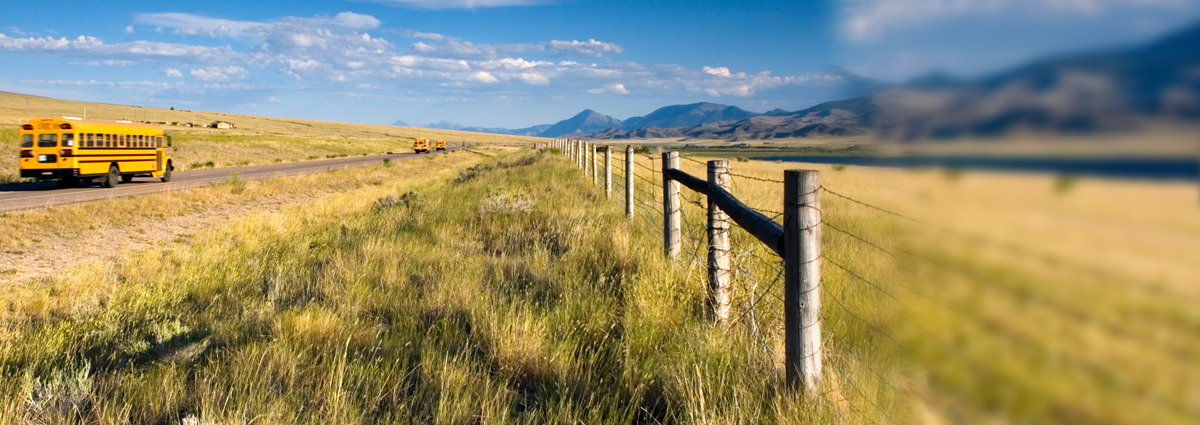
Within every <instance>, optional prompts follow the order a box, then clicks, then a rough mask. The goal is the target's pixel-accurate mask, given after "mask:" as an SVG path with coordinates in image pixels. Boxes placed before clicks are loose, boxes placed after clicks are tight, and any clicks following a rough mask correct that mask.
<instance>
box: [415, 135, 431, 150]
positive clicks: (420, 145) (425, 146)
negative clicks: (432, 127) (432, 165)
mask: <svg viewBox="0 0 1200 425" xmlns="http://www.w3.org/2000/svg"><path fill="white" fill-rule="evenodd" d="M413 151H415V152H416V153H429V139H424V138H418V139H417V140H416V141H414V142H413Z"/></svg>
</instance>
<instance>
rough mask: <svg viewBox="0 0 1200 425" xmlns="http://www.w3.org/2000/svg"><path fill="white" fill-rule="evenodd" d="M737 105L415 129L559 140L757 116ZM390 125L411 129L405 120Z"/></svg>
mask: <svg viewBox="0 0 1200 425" xmlns="http://www.w3.org/2000/svg"><path fill="white" fill-rule="evenodd" d="M758 115H759V114H756V113H754V112H750V111H746V110H744V109H741V108H738V107H736V106H726V105H718V104H715V103H708V102H701V103H693V104H690V105H672V106H667V107H663V108H659V109H657V110H655V111H654V112H651V113H650V114H648V115H646V116H641V117H632V118H629V119H627V120H624V121H622V120H620V119H617V118H613V117H611V116H608V115H604V114H601V113H599V112H596V111H593V110H591V109H587V110H584V111H583V112H580V113H578V114H576V115H575V116H573V117H571V118H567V119H565V120H562V121H559V122H557V123H554V124H543V125H535V126H533V127H527V128H521V129H507V128H489V127H468V126H464V125H461V124H455V123H452V122H448V121H444V120H443V121H440V122H437V123H432V124H426V125H423V126H417V127H421V128H436V129H442V130H460V131H473V132H478V133H495V134H512V135H518V136H537V137H559V136H564V135H568V134H588V133H596V132H602V131H605V130H609V129H623V130H634V129H639V128H643V127H685V126H695V125H702V124H707V123H711V122H717V121H728V120H738V119H743V118H749V117H754V116H758ZM392 125H395V126H403V127H412V126H411V125H409V124H408V123H405V122H404V121H396V122H395V123H393V124H392Z"/></svg>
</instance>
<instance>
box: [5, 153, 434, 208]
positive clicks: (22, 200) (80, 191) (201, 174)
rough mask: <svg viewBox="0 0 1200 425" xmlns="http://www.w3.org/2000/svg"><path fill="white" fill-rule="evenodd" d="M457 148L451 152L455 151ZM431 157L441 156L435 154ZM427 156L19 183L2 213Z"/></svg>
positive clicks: (7, 189) (7, 194)
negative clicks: (71, 183) (107, 180)
mask: <svg viewBox="0 0 1200 425" xmlns="http://www.w3.org/2000/svg"><path fill="white" fill-rule="evenodd" d="M455 150H457V149H450V152H453V151H455ZM429 155H438V154H436V153H434V154H429ZM420 156H426V154H422V155H417V154H412V153H397V154H391V155H375V156H359V157H353V158H338V159H328V160H322V161H308V162H297V163H291V164H273V165H258V166H254V167H237V168H219V169H213V170H197V171H180V172H176V173H173V174H172V176H171V182H170V183H163V182H161V181H159V180H158V179H151V178H149V177H136V178H134V179H133V182H131V183H121V184H120V185H117V187H116V188H112V189H105V188H102V187H100V186H99V185H97V184H95V183H86V182H85V183H81V185H82V187H80V188H74V189H59V188H58V184H57V183H55V182H38V183H17V184H6V185H0V211H15V210H28V209H35V208H45V207H49V206H54V205H63V204H73V203H78V202H89V201H97V200H101V199H110V198H121V197H126V196H136V195H144V194H147V193H158V192H168V191H175V190H187V189H195V188H199V187H208V186H209V184H210V183H213V182H223V181H225V178H226V177H228V176H229V175H230V174H233V173H234V172H239V173H242V174H241V179H242V180H243V181H251V180H263V179H269V178H274V177H283V176H295V175H301V174H311V173H319V172H323V171H329V170H337V169H342V168H350V167H361V166H364V165H373V164H380V163H382V162H383V160H384V159H385V158H386V159H391V160H392V161H403V160H406V159H413V158H417V157H420Z"/></svg>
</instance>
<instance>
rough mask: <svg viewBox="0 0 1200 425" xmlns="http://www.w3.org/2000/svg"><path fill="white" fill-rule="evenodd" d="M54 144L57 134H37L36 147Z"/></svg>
mask: <svg viewBox="0 0 1200 425" xmlns="http://www.w3.org/2000/svg"><path fill="white" fill-rule="evenodd" d="M56 146H58V135H57V134H39V135H38V147H39V148H53V147H56Z"/></svg>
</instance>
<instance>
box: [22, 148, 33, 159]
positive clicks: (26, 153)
mask: <svg viewBox="0 0 1200 425" xmlns="http://www.w3.org/2000/svg"><path fill="white" fill-rule="evenodd" d="M21 158H33V151H31V150H28V149H22V150H21Z"/></svg>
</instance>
